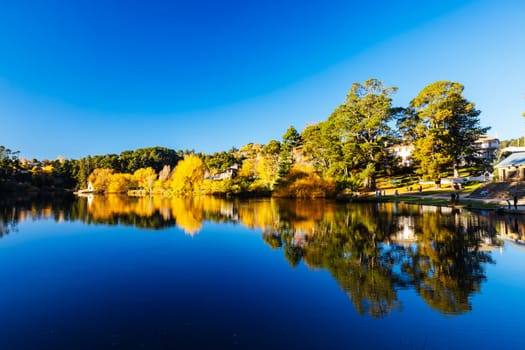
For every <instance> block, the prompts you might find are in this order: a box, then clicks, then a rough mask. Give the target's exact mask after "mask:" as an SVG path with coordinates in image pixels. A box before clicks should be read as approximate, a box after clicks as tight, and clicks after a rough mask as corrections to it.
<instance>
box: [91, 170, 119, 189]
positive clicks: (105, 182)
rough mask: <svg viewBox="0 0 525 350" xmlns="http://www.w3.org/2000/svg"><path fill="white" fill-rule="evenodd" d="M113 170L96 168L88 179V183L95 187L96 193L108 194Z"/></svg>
mask: <svg viewBox="0 0 525 350" xmlns="http://www.w3.org/2000/svg"><path fill="white" fill-rule="evenodd" d="M114 172H115V171H114V170H113V169H106V168H96V169H95V170H93V172H92V173H91V174H90V175H89V177H88V182H90V183H91V184H92V185H93V188H94V190H95V191H96V192H106V191H107V190H108V187H109V185H110V183H111V175H112V174H113V173H114Z"/></svg>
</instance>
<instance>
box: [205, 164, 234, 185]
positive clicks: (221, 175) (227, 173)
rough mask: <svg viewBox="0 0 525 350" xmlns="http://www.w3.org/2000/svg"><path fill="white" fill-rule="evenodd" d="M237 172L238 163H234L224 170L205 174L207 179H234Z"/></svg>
mask: <svg viewBox="0 0 525 350" xmlns="http://www.w3.org/2000/svg"><path fill="white" fill-rule="evenodd" d="M238 172H239V164H234V165H232V166H229V167H228V168H226V170H224V171H221V172H218V173H215V174H213V175H210V176H206V178H207V179H208V180H216V181H220V180H231V179H234V178H235V177H236V176H237V173H238Z"/></svg>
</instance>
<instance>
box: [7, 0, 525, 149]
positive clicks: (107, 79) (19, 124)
mask: <svg viewBox="0 0 525 350" xmlns="http://www.w3.org/2000/svg"><path fill="white" fill-rule="evenodd" d="M524 18H525V3H524V2H522V1H519V0H516V1H513V0H497V1H496V0H492V1H489V0H485V1H483V0H480V1H459V0H442V1H411V0H407V1H403V0H401V1H397V2H392V1H383V0H380V1H375V2H365V1H359V2H358V1H331V0H326V1H322V2H321V1H319V2H313V1H310V2H309V1H293V0H280V1H273V0H266V1H258V0H256V1H203V0H202V1H191V2H190V1H185V2H182V1H169V2H168V1H166V2H162V1H101V0H90V1H83V0H82V1H65V0H49V1H30V0H27V1H26V0H18V1H11V2H8V1H2V0H0V144H1V145H5V146H7V147H9V148H11V149H13V150H19V151H21V154H22V156H25V157H31V158H32V157H35V158H38V159H44V158H48V159H54V158H56V156H58V155H62V156H66V157H69V158H78V157H82V156H85V155H88V154H92V155H93V154H106V153H119V152H121V151H123V150H126V149H136V148H140V147H148V146H157V145H158V146H165V147H170V148H174V149H195V150H196V151H202V152H214V151H220V150H227V149H230V148H231V147H233V146H235V147H241V146H243V145H245V144H247V143H249V142H255V143H267V142H268V141H269V140H271V139H280V138H281V135H282V134H283V133H284V131H285V130H286V128H287V127H288V126H290V125H294V126H295V127H296V128H297V129H298V130H302V129H303V128H304V127H305V126H306V125H307V124H308V123H312V122H316V121H321V120H324V119H326V118H327V117H328V115H329V114H330V113H331V112H332V111H333V109H334V108H335V107H336V106H337V105H339V104H340V103H341V102H342V101H343V100H344V97H345V95H346V93H347V92H348V90H349V88H350V86H351V84H352V83H353V82H363V81H365V80H366V79H368V78H371V77H374V78H378V79H380V80H383V81H384V82H385V84H386V85H387V86H397V87H398V88H399V90H398V93H397V94H396V95H395V96H394V102H395V104H397V105H400V106H406V105H407V104H408V102H409V101H410V100H411V99H412V98H413V97H415V96H416V95H417V94H418V93H419V91H420V90H421V89H422V88H423V87H425V86H426V85H428V84H430V83H432V82H434V81H437V80H451V81H458V82H460V83H462V84H463V85H464V86H465V91H464V95H465V96H466V97H467V98H468V99H469V100H471V101H472V102H474V103H475V104H476V106H477V108H478V109H480V110H481V111H482V114H481V122H482V125H483V126H491V127H492V130H491V131H490V133H491V134H492V135H496V134H497V136H499V137H500V138H501V139H508V138H515V137H519V136H521V135H523V134H524V133H525V124H524V123H523V121H524V120H525V119H524V118H522V117H521V114H522V113H523V112H525V37H524V35H523V33H525V19H524Z"/></svg>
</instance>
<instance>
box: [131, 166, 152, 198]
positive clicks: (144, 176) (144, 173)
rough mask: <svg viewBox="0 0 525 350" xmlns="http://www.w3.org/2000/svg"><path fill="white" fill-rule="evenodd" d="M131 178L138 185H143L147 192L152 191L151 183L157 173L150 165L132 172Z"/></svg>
mask: <svg viewBox="0 0 525 350" xmlns="http://www.w3.org/2000/svg"><path fill="white" fill-rule="evenodd" d="M132 178H133V180H134V181H136V182H137V184H138V185H139V186H141V187H143V188H144V189H145V190H146V191H147V192H148V193H152V192H153V183H154V182H155V180H156V179H157V173H156V172H155V169H153V168H151V167H148V168H140V169H137V170H136V171H135V172H134V173H133V177H132Z"/></svg>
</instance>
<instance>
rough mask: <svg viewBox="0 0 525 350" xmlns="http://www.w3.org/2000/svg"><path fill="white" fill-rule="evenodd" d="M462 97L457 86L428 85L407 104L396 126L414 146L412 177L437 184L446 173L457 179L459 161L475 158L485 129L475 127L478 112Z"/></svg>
mask: <svg viewBox="0 0 525 350" xmlns="http://www.w3.org/2000/svg"><path fill="white" fill-rule="evenodd" d="M462 93H463V85H461V84H459V83H456V82H450V81H437V82H435V83H432V84H430V85H428V86H427V87H425V88H424V89H423V90H421V92H420V93H419V95H418V96H417V97H416V98H414V99H413V100H412V101H411V102H410V108H409V110H408V112H407V116H406V117H405V118H403V119H402V120H401V122H400V125H399V127H400V130H401V131H402V132H404V135H405V136H406V137H407V139H410V140H411V141H412V142H413V143H414V147H415V149H414V153H413V158H414V160H415V161H416V165H417V166H416V173H418V174H421V175H423V177H424V178H426V179H431V180H434V181H436V182H437V181H439V179H440V177H441V176H443V175H445V174H446V172H447V169H448V170H452V171H453V173H454V176H455V177H457V176H458V169H459V166H460V164H461V163H462V161H466V162H468V161H469V160H471V159H473V158H475V156H476V154H477V148H476V145H475V141H476V140H477V139H478V138H479V137H480V136H481V135H482V134H484V133H486V132H487V130H488V129H489V128H482V127H480V126H479V115H480V113H481V112H480V111H479V110H477V109H475V106H474V103H472V102H469V101H468V100H467V99H465V98H464V97H463V95H462ZM408 129H410V131H408Z"/></svg>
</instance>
